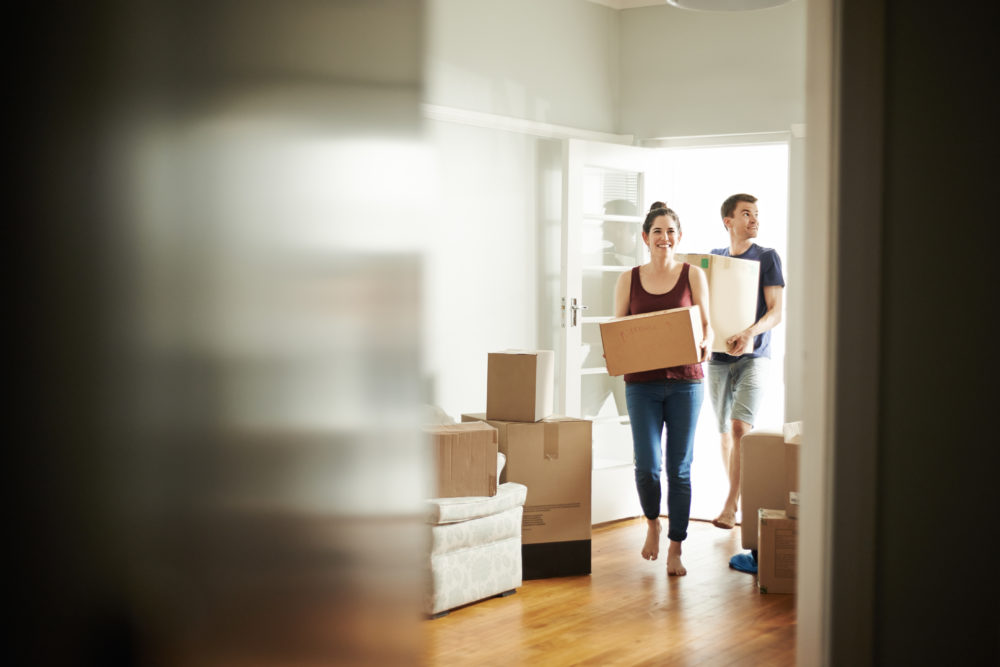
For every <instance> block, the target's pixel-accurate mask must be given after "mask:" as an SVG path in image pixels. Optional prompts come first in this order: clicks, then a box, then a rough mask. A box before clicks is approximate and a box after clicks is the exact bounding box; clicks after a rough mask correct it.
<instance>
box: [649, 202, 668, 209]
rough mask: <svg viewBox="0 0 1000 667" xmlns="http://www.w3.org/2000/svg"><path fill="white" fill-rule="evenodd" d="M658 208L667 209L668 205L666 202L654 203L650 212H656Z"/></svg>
mask: <svg viewBox="0 0 1000 667" xmlns="http://www.w3.org/2000/svg"><path fill="white" fill-rule="evenodd" d="M658 208H667V203H666V202H662V201H654V202H653V203H652V204H651V205H650V207H649V210H650V211H655V210H656V209H658Z"/></svg>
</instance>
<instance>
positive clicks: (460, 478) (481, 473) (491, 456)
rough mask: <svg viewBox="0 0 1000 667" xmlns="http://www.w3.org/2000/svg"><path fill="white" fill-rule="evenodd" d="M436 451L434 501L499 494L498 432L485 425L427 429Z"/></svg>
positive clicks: (440, 426)
mask: <svg viewBox="0 0 1000 667" xmlns="http://www.w3.org/2000/svg"><path fill="white" fill-rule="evenodd" d="M424 431H425V432H426V433H427V434H428V435H429V436H430V440H431V446H432V447H433V448H434V462H435V473H436V475H435V477H436V480H437V485H436V488H437V491H436V493H435V496H434V497H435V498H461V497H464V496H495V495H496V494H497V449H498V447H499V438H498V434H497V430H496V429H495V428H493V427H492V426H490V425H489V424H485V423H482V422H478V423H474V424H441V425H434V426H426V427H424Z"/></svg>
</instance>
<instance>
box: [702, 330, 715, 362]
mask: <svg viewBox="0 0 1000 667" xmlns="http://www.w3.org/2000/svg"><path fill="white" fill-rule="evenodd" d="M714 342H715V332H714V331H712V327H706V329H705V335H704V336H703V337H702V339H701V360H700V361H699V363H701V362H704V361H708V358H709V357H711V356H712V343H714Z"/></svg>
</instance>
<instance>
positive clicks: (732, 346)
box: [726, 329, 753, 357]
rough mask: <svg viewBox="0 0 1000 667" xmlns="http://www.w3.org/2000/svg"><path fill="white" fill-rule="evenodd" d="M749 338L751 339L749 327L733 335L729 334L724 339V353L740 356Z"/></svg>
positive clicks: (748, 342)
mask: <svg viewBox="0 0 1000 667" xmlns="http://www.w3.org/2000/svg"><path fill="white" fill-rule="evenodd" d="M751 340H753V335H752V334H751V333H750V330H749V329H744V330H743V331H741V332H740V333H738V334H736V335H735V336H730V337H729V338H727V339H726V353H727V354H729V355H731V356H733V357H738V356H740V355H741V354H743V351H744V350H745V349H747V346H748V345H749V344H750V341H751Z"/></svg>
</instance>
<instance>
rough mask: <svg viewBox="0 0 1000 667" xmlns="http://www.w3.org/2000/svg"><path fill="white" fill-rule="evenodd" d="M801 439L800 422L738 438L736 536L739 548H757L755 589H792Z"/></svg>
mask: <svg viewBox="0 0 1000 667" xmlns="http://www.w3.org/2000/svg"><path fill="white" fill-rule="evenodd" d="M801 444H802V422H791V423H788V424H785V425H784V427H783V429H782V431H781V432H768V431H751V432H750V433H748V434H747V435H745V436H744V437H743V440H742V452H741V454H742V455H741V465H742V481H743V493H742V500H741V502H742V504H743V522H742V525H741V528H742V539H743V547H744V548H745V549H752V550H756V551H757V586H758V588H759V589H760V592H761V593H795V581H796V561H797V559H798V533H799V531H798V516H799V513H798V508H799V505H798V498H799V483H798V479H799V473H798V470H799V449H800V447H801Z"/></svg>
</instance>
